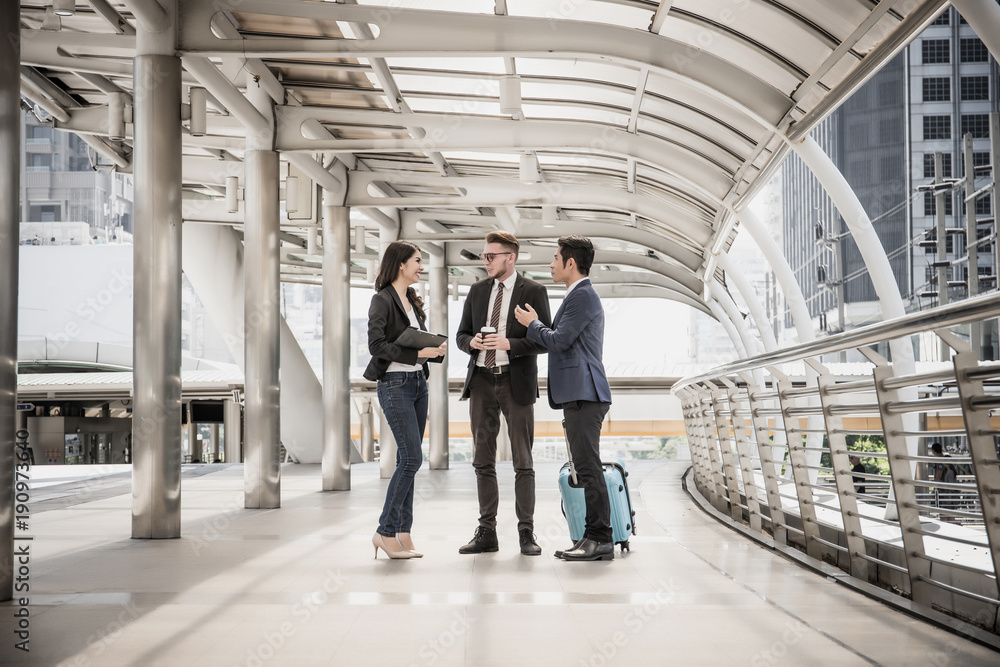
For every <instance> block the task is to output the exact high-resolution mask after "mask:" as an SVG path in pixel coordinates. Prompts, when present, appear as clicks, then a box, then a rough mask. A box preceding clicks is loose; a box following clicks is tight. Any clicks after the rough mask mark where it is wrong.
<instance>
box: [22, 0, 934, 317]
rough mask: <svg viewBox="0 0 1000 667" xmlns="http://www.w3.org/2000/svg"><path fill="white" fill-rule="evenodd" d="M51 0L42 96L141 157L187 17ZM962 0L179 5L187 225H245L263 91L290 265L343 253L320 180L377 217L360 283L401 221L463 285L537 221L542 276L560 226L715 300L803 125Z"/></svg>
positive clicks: (604, 264)
mask: <svg viewBox="0 0 1000 667" xmlns="http://www.w3.org/2000/svg"><path fill="white" fill-rule="evenodd" d="M48 4H49V3H47V2H42V1H41V0H35V1H23V2H21V17H22V84H23V85H22V93H23V94H24V96H25V97H26V98H28V99H29V100H30V101H31V102H33V103H34V104H35V105H37V107H40V108H41V109H42V110H44V114H48V115H50V116H51V117H52V118H53V123H54V125H55V126H56V127H57V128H62V129H66V130H72V131H74V132H77V133H80V134H81V135H83V136H85V138H86V140H87V141H88V143H90V144H91V146H93V147H94V148H95V149H96V150H97V151H98V152H99V153H100V154H101V155H102V156H104V159H105V160H109V161H111V162H113V163H114V164H115V165H116V166H117V167H118V168H119V169H123V170H128V169H129V168H130V161H131V150H132V148H131V143H132V142H131V136H130V126H129V125H128V124H127V122H124V121H127V120H128V107H129V103H130V96H131V94H132V80H131V77H132V60H131V59H132V57H133V55H134V54H135V51H136V30H135V25H136V21H137V20H138V21H145V22H147V24H148V25H156V23H157V22H158V21H163V19H164V12H163V10H162V8H161V7H160V5H158V4H157V3H156V2H155V0H118V1H112V0H88V2H83V1H82V0H80V1H79V2H78V3H77V5H78V6H77V8H76V12H75V14H73V15H72V16H65V17H62V18H61V19H57V17H55V16H54V14H53V12H52V9H51V8H50V7H48ZM946 6H947V2H945V1H944V0H927V1H918V0H906V1H903V0H898V1H890V0H883V1H882V2H876V1H875V0H836V1H834V0H661V1H659V2H656V1H653V0H392V1H391V2H387V1H386V0H381V4H378V3H373V2H369V1H368V0H344V1H342V2H319V1H314V0H213V2H206V1H205V0H179V3H178V26H179V28H178V37H177V50H178V53H179V55H181V57H182V63H183V66H184V70H185V74H184V86H185V88H186V89H187V90H185V91H184V96H185V99H187V97H188V96H189V95H190V90H195V96H194V97H192V102H193V103H192V107H193V108H194V112H193V115H194V117H195V119H196V120H195V122H196V124H197V125H198V126H199V127H196V126H190V125H189V126H188V127H186V130H185V134H184V139H183V141H184V182H185V188H186V190H187V191H188V195H186V196H187V197H189V198H190V199H189V200H188V201H186V207H185V219H186V220H194V221H205V222H216V223H222V224H232V225H234V226H236V227H237V228H238V227H239V226H240V225H241V224H242V216H241V215H240V214H239V213H236V214H232V213H229V212H228V210H229V209H228V208H227V205H226V204H225V193H226V185H227V178H231V177H236V178H238V179H240V180H242V178H243V168H242V163H241V158H242V155H243V151H244V150H245V147H246V143H245V137H246V136H248V135H249V134H250V133H253V132H255V131H256V130H257V129H258V128H260V127H262V126H267V125H268V123H269V122H270V120H271V119H266V118H264V117H263V116H262V115H261V114H260V113H259V112H258V111H257V110H256V108H255V107H254V106H253V105H252V104H250V102H249V101H248V100H247V98H246V97H245V93H246V91H247V89H248V88H250V87H259V88H261V89H263V90H264V91H266V93H267V94H268V95H269V96H270V97H271V98H272V99H273V101H274V103H275V104H276V105H277V106H276V107H275V109H276V111H275V118H274V119H273V121H274V124H275V127H276V140H275V143H276V145H275V146H274V147H275V148H276V149H277V150H279V151H281V152H282V156H283V159H284V160H285V161H287V163H288V167H287V169H285V170H284V176H288V175H295V176H298V177H299V180H298V182H297V183H296V181H286V185H287V186H288V187H287V190H288V191H289V192H291V191H292V190H295V189H296V187H298V189H299V190H301V191H302V193H303V197H302V200H303V201H302V202H301V203H300V211H301V210H306V212H305V213H304V214H302V215H296V214H287V216H288V217H287V219H283V220H282V229H283V231H284V235H283V240H284V241H285V246H286V247H285V249H284V251H283V265H282V278H283V279H285V280H300V281H301V280H304V281H309V280H312V279H313V278H312V277H311V276H315V275H316V274H317V273H318V272H319V270H320V258H319V257H316V256H314V255H311V254H310V250H311V249H312V248H313V247H314V246H311V244H310V234H315V231H310V230H315V227H316V221H317V220H316V213H315V210H316V208H317V207H316V202H315V198H313V197H312V191H311V190H309V189H308V187H306V184H307V183H308V181H309V180H310V179H311V180H312V181H314V182H315V183H316V184H318V185H319V186H322V187H323V188H325V189H326V190H328V191H333V192H334V193H335V194H336V196H338V197H341V198H342V201H343V202H344V203H346V204H347V205H349V206H351V207H352V209H353V210H354V211H355V212H356V213H361V214H363V215H364V216H365V218H366V220H355V221H354V222H352V224H354V225H356V227H355V229H357V228H358V227H360V226H361V225H364V226H365V228H366V232H365V235H364V239H361V238H356V239H355V243H354V249H355V253H354V256H353V262H354V264H355V267H354V268H355V272H356V278H357V280H359V281H364V280H366V274H367V279H368V280H370V279H371V273H370V271H371V269H370V268H369V267H367V266H366V265H368V264H373V263H374V262H372V261H371V260H373V259H375V258H376V255H377V248H378V238H379V233H380V230H388V232H389V234H390V235H391V236H396V235H398V237H399V238H409V239H413V240H417V241H420V242H421V243H427V242H434V243H442V244H443V243H444V242H446V245H444V247H443V248H442V252H443V253H445V254H444V257H445V261H446V266H449V267H451V269H452V274H453V276H455V277H454V278H453V280H456V281H458V282H472V281H473V280H475V279H477V278H478V277H479V276H480V275H482V274H481V272H480V269H479V264H478V263H477V262H475V261H474V257H475V255H476V253H478V252H479V250H480V249H481V244H482V238H483V236H484V235H485V233H486V231H488V230H490V229H497V228H501V229H507V230H509V231H512V232H515V233H516V234H517V235H518V237H519V238H520V239H521V240H522V241H523V243H524V248H523V250H524V256H523V258H522V262H521V265H522V268H525V269H526V270H527V271H528V272H529V274H530V275H532V276H533V277H535V278H538V279H540V280H547V279H548V271H547V269H545V268H543V267H544V266H545V265H547V263H548V261H549V257H550V254H551V246H552V245H553V243H552V242H553V240H554V239H555V238H557V237H558V236H560V235H562V234H566V233H580V234H585V235H588V236H591V237H592V238H594V240H595V244H596V245H597V246H598V248H599V250H600V255H599V257H598V261H597V264H598V265H599V266H600V267H601V269H602V270H601V271H595V283H602V282H604V283H611V284H612V286H610V287H609V288H607V289H608V290H609V292H610V291H613V292H614V293H616V294H620V295H629V294H637V295H649V294H657V295H660V296H666V297H667V298H671V299H674V300H677V301H680V302H682V303H685V304H688V305H690V306H692V307H694V308H699V309H701V310H703V311H705V312H709V309H708V308H707V307H706V305H705V302H704V298H705V297H704V296H703V295H707V293H708V290H705V289H704V285H705V283H707V282H711V279H712V277H713V276H715V277H717V278H718V279H719V280H720V281H721V282H723V283H724V282H725V276H724V273H723V272H722V271H721V270H719V269H717V268H716V267H717V263H716V261H715V259H713V258H714V257H716V256H717V255H719V254H720V253H722V252H725V251H726V250H727V248H728V247H729V245H730V244H731V243H732V240H733V238H734V234H735V233H736V227H737V222H736V215H737V213H738V212H739V211H741V210H742V209H743V208H744V207H745V206H746V205H747V204H748V202H749V200H750V199H751V198H752V197H753V195H754V194H755V193H756V192H757V191H758V190H759V189H760V188H761V187H762V186H763V185H764V184H765V183H766V182H767V180H768V179H769V177H770V176H771V174H772V173H773V172H774V170H775V169H776V168H777V167H778V165H779V164H780V162H781V161H782V159H783V158H784V156H785V154H786V152H787V150H788V147H789V143H790V142H794V141H796V140H798V139H801V138H803V137H804V136H805V135H806V134H807V133H808V131H809V130H810V129H811V128H812V127H813V126H814V125H815V124H816V123H817V122H818V121H819V120H821V119H822V118H823V117H825V116H826V115H827V114H828V113H829V112H830V111H832V110H833V109H834V108H835V107H836V106H837V105H838V104H839V103H840V102H842V101H843V100H844V99H846V98H847V97H848V96H849V95H850V94H851V93H852V92H853V91H854V90H855V89H856V88H857V87H859V86H860V85H861V84H862V83H863V82H864V81H865V80H866V78H867V77H868V76H870V75H871V74H873V73H874V72H875V71H877V69H878V68H879V67H880V66H881V65H882V64H883V63H884V62H886V61H887V60H888V59H889V58H891V57H892V56H893V55H894V54H895V53H896V52H898V50H899V49H901V48H902V47H903V46H904V45H905V44H906V43H907V42H908V41H910V39H912V37H913V36H914V35H916V34H917V33H918V32H919V31H920V30H922V29H923V28H924V27H925V26H926V25H928V24H929V23H930V22H931V21H932V20H933V19H934V18H935V17H936V16H937V15H938V14H939V13H940V12H941V11H942V9H943V8H945V7H946ZM200 89H204V91H207V93H205V94H204V95H203V92H204V91H202V90H200ZM205 99H207V122H206V124H205V127H204V128H201V127H200V125H201V123H200V118H201V117H200V108H201V104H203V103H204V102H203V100H205ZM122 113H124V117H122V116H120V114H122ZM115 127H122V128H124V131H117V132H116V131H115ZM289 184H290V185H289ZM229 187H230V189H231V188H232V181H231V180H230V185H229ZM286 196H287V193H286ZM310 206H311V207H312V211H313V212H312V213H309V211H308V209H310Z"/></svg>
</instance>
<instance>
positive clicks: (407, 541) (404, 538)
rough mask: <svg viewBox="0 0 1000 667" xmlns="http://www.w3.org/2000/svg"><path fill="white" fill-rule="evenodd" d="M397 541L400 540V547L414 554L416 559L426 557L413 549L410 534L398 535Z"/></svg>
mask: <svg viewBox="0 0 1000 667" xmlns="http://www.w3.org/2000/svg"><path fill="white" fill-rule="evenodd" d="M396 539H397V540H399V545H400V546H401V547H403V548H404V549H406V550H407V551H409V552H411V553H413V557H414V558H423V557H424V555H423V554H422V553H420V552H419V551H417V550H416V549H414V548H413V538H411V537H410V534H409V533H396Z"/></svg>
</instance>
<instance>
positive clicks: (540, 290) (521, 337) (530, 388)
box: [455, 274, 551, 405]
mask: <svg viewBox="0 0 1000 667" xmlns="http://www.w3.org/2000/svg"><path fill="white" fill-rule="evenodd" d="M492 289H493V281H492V280H480V281H479V282H478V283H476V284H474V285H473V286H472V287H470V288H469V296H467V297H466V299H465V308H464V309H463V310H462V322H461V323H460V324H459V325H458V333H457V334H456V335H455V343H456V344H457V345H458V347H460V348H461V349H462V350H464V351H465V352H468V353H469V355H471V356H470V358H469V370H468V372H467V373H466V375H465V387H464V388H463V389H462V400H465V399H467V398H469V383H471V382H472V374H473V373H475V372H476V359H477V357H478V356H479V353H480V350H475V349H473V348H471V347H469V342H470V341H471V340H472V339H473V338H474V337H475V335H476V334H477V333H479V330H480V329H482V328H483V327H484V326H486V325H487V324H489V322H488V321H487V320H488V317H489V315H488V313H487V312H486V309H487V307H488V306H489V302H490V291H491V290H492ZM526 303H530V304H531V307H532V308H534V309H535V310H536V311H537V312H538V317H539V318H540V319H541V320H542V321H543V322H545V324H546V325H548V323H549V322H550V321H551V319H550V315H549V293H548V291H546V289H545V285H542V284H540V283H536V282H535V281H534V280H528V279H527V278H525V277H524V276H522V275H521V274H517V278H516V279H515V281H514V289H512V290H511V291H510V310H509V311H508V312H507V339H508V340H509V341H510V350H508V351H507V358H508V359H510V388H511V393H512V394H513V397H514V400H515V401H517V402H518V403H519V404H521V405H532V404H534V402H535V399H536V398H538V361H537V359H536V358H535V357H536V356H537V355H539V354H544V353H545V348H544V347H542V346H541V345H538V344H537V343H533V342H531V341H530V340H528V339H527V337H526V336H527V334H528V330H527V329H526V328H525V327H524V326H523V325H522V324H521V323H520V322H518V321H517V320H516V319H515V318H514V306H515V305H519V306H521V307H522V308H523V307H524V304H526Z"/></svg>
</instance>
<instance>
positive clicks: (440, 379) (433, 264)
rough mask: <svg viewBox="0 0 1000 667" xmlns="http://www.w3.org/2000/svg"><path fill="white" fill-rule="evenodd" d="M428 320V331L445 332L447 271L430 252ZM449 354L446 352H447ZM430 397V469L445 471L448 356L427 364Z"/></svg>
mask: <svg viewBox="0 0 1000 667" xmlns="http://www.w3.org/2000/svg"><path fill="white" fill-rule="evenodd" d="M430 292H431V293H430V316H429V317H428V319H427V328H428V330H430V331H432V332H434V333H447V332H448V267H447V266H445V252H444V249H443V248H441V249H440V250H438V249H437V248H434V249H433V251H432V252H431V261H430ZM449 354H450V351H449ZM429 366H430V370H431V374H430V378H429V379H430V382H429V386H428V392H429V393H430V397H429V398H430V415H429V416H430V419H428V423H429V424H430V452H429V457H430V468H431V470H447V469H448V354H446V355H445V357H444V361H443V362H441V363H440V364H438V363H434V364H429Z"/></svg>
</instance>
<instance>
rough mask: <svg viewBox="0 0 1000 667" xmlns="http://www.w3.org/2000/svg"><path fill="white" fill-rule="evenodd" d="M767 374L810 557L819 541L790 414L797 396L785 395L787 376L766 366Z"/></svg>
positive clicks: (799, 439)
mask: <svg viewBox="0 0 1000 667" xmlns="http://www.w3.org/2000/svg"><path fill="white" fill-rule="evenodd" d="M769 370H770V371H771V375H772V376H774V377H776V378H777V380H778V402H779V403H780V404H781V419H782V421H783V422H784V424H785V437H786V438H787V441H788V462H789V467H790V468H791V473H792V480H794V482H795V496H796V498H797V499H798V503H799V517H800V518H801V519H802V533H803V539H804V540H805V544H804V546H805V549H806V553H807V554H808V555H810V556H812V557H813V558H822V551H823V549H824V548H825V547H824V546H823V544H822V543H821V542H819V541H817V538H819V524H818V523H817V522H816V507H815V506H814V502H815V498H814V495H813V490H812V486H810V483H811V482H810V475H809V469H808V468H807V466H808V465H809V464H808V461H807V457H806V450H805V449H804V447H805V446H806V444H805V442H803V438H802V434H801V433H800V432H799V431H798V430H796V427H797V425H798V424H799V423H800V422H799V418H798V417H795V416H793V415H792V414H791V409H792V408H795V407H798V406H797V402H798V399H796V398H791V397H789V396H788V392H790V391H791V390H792V381H791V380H789V379H788V377H787V376H785V375H781V374H779V373H778V372H777V371H776V370H775V369H769Z"/></svg>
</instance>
